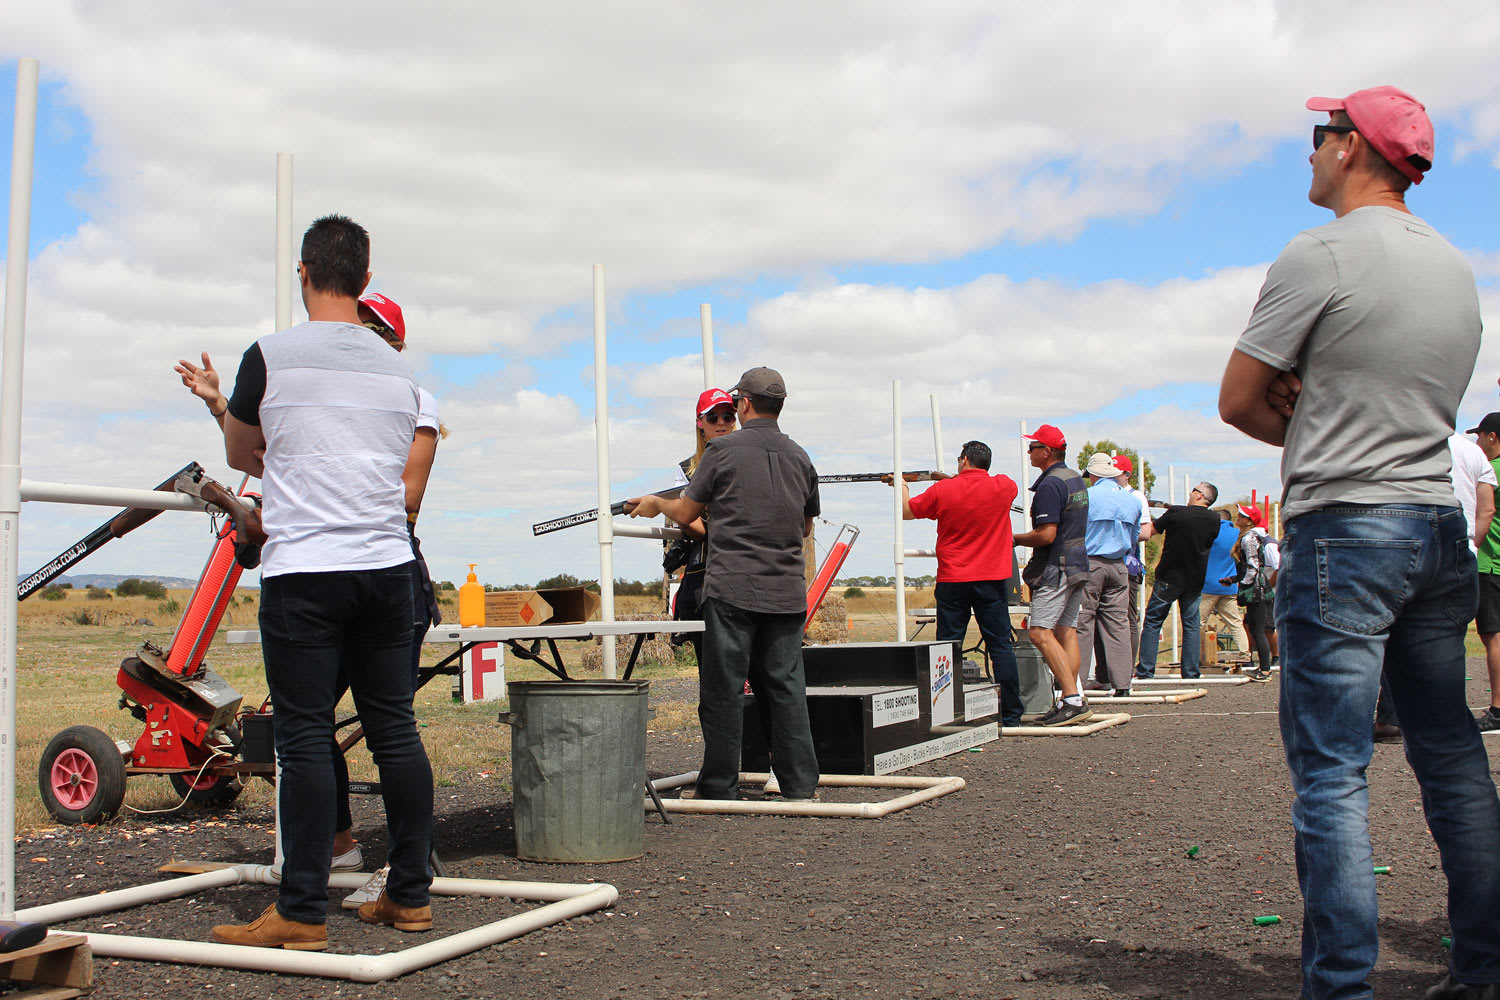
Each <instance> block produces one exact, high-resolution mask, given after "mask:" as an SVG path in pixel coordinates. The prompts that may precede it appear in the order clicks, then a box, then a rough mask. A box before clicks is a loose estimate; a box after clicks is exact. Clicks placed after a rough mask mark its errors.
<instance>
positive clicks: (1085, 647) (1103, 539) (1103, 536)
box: [1078, 451, 1141, 695]
mask: <svg viewBox="0 0 1500 1000" xmlns="http://www.w3.org/2000/svg"><path fill="white" fill-rule="evenodd" d="M1083 471H1084V474H1085V475H1087V476H1088V477H1089V478H1090V479H1092V480H1093V482H1094V485H1093V486H1091V487H1089V513H1088V527H1087V528H1086V529H1085V531H1084V536H1083V546H1084V551H1086V552H1087V553H1088V557H1089V578H1088V583H1086V584H1085V585H1084V588H1083V608H1082V609H1081V610H1080V611H1079V612H1078V676H1079V677H1088V676H1089V664H1090V662H1091V661H1092V659H1093V656H1094V632H1095V629H1096V628H1097V630H1098V632H1099V635H1100V638H1101V639H1102V640H1103V646H1104V664H1105V667H1106V668H1107V669H1108V670H1109V683H1110V685H1111V686H1112V687H1113V688H1114V692H1115V694H1116V695H1128V694H1129V693H1130V675H1131V673H1132V672H1133V670H1134V667H1135V659H1134V657H1133V656H1132V655H1131V652H1130V619H1129V609H1130V574H1129V572H1128V571H1127V570H1126V568H1125V557H1126V556H1127V555H1129V554H1130V549H1131V546H1132V545H1134V544H1135V542H1136V541H1137V540H1139V538H1140V533H1141V501H1140V498H1139V497H1137V496H1136V495H1135V494H1134V493H1132V492H1131V491H1130V490H1128V489H1126V488H1125V487H1124V486H1121V485H1120V482H1119V481H1120V480H1121V479H1123V478H1124V474H1123V473H1122V472H1121V471H1120V470H1119V468H1118V467H1116V465H1115V462H1114V459H1112V458H1110V457H1109V456H1108V455H1106V454H1105V453H1104V452H1102V451H1097V452H1095V453H1094V454H1093V457H1091V458H1090V459H1089V464H1088V466H1087V467H1086V468H1085V469H1084V470H1083Z"/></svg>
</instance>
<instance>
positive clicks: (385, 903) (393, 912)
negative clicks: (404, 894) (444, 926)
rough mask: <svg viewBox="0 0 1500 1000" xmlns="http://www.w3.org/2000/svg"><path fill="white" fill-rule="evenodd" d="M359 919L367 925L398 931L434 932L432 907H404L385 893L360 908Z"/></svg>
mask: <svg viewBox="0 0 1500 1000" xmlns="http://www.w3.org/2000/svg"><path fill="white" fill-rule="evenodd" d="M359 919H361V920H363V921H364V922H365V923H367V924H389V925H391V926H392V927H394V928H396V930H398V931H430V930H432V906H431V905H428V906H402V905H401V904H400V903H398V902H396V901H395V900H394V899H392V898H391V897H389V896H387V895H386V894H385V893H383V892H382V893H381V894H380V898H379V899H377V900H375V901H374V902H372V903H366V904H365V905H363V906H361V907H360V908H359Z"/></svg>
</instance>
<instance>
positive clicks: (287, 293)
mask: <svg viewBox="0 0 1500 1000" xmlns="http://www.w3.org/2000/svg"><path fill="white" fill-rule="evenodd" d="M297 253H298V251H296V250H293V249H292V154H291V153H277V154H276V260H275V265H274V268H275V272H276V329H278V330H285V329H286V328H287V327H289V326H291V325H292V281H293V275H294V273H295V272H294V271H293V269H292V261H293V255H295V254H297ZM285 787H286V786H285V785H283V784H282V782H281V758H280V757H277V758H276V840H275V853H276V860H275V864H277V865H280V864H283V863H284V862H285V860H286V852H285V850H284V848H283V845H282V843H281V789H283V788H285ZM278 870H279V869H278Z"/></svg>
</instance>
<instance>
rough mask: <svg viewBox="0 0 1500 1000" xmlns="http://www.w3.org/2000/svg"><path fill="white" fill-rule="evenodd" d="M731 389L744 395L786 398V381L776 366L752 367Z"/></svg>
mask: <svg viewBox="0 0 1500 1000" xmlns="http://www.w3.org/2000/svg"><path fill="white" fill-rule="evenodd" d="M729 391H730V392H732V393H735V394H737V395H744V396H770V397H771V398H772V399H786V383H785V382H783V381H782V379H781V372H779V371H777V370H776V369H774V368H752V369H750V370H749V371H747V372H746V373H745V374H743V375H741V376H740V380H739V381H738V382H736V383H735V384H734V388H732V389H730V390H729Z"/></svg>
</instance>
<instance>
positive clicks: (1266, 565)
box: [1227, 504, 1279, 681]
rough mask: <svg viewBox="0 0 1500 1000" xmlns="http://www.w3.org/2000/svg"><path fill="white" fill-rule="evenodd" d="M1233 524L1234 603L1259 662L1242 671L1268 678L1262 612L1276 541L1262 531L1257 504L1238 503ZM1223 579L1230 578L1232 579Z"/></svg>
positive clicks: (1268, 646)
mask: <svg viewBox="0 0 1500 1000" xmlns="http://www.w3.org/2000/svg"><path fill="white" fill-rule="evenodd" d="M1234 524H1235V527H1237V528H1239V529H1240V540H1239V541H1237V542H1235V543H1234V549H1233V550H1232V552H1233V554H1234V562H1235V567H1236V568H1237V569H1238V570H1239V576H1238V577H1237V580H1238V583H1239V588H1240V592H1239V597H1238V599H1237V603H1238V604H1239V605H1240V606H1241V607H1243V608H1244V609H1245V634H1246V635H1247V636H1249V637H1250V641H1251V642H1252V643H1254V644H1255V655H1256V657H1257V658H1258V659H1259V661H1260V666H1259V667H1258V668H1257V669H1255V670H1247V671H1245V676H1246V677H1249V678H1250V679H1251V680H1254V681H1268V680H1270V679H1271V640H1270V639H1269V638H1268V637H1267V635H1266V629H1267V625H1268V622H1267V620H1266V613H1267V611H1268V609H1269V607H1270V600H1271V574H1272V573H1273V572H1274V571H1275V569H1276V566H1275V565H1273V563H1278V562H1279V560H1278V559H1277V556H1276V543H1275V542H1273V541H1272V540H1271V536H1270V533H1269V532H1267V531H1266V516H1265V514H1263V513H1261V511H1260V508H1258V507H1249V506H1246V505H1244V504H1241V505H1240V506H1239V507H1238V509H1237V510H1236V511H1235V518H1234ZM1227 582H1234V581H1233V580H1231V581H1227Z"/></svg>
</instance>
